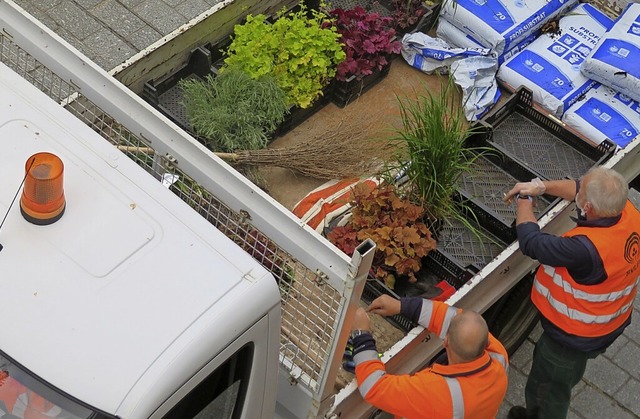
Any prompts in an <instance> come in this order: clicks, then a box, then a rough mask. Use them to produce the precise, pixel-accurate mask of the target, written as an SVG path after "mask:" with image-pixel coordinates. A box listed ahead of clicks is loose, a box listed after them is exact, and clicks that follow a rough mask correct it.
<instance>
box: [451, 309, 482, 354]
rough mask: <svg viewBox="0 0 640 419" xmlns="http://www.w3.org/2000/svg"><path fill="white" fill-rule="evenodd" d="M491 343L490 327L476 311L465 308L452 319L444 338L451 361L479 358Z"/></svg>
mask: <svg viewBox="0 0 640 419" xmlns="http://www.w3.org/2000/svg"><path fill="white" fill-rule="evenodd" d="M488 344H489V328H488V327H487V322H486V321H485V320H484V318H483V317H482V316H481V315H479V314H478V313H476V312H473V311H469V310H464V311H463V312H462V313H459V314H458V315H457V316H455V317H454V318H453V319H452V320H451V324H450V325H449V330H448V331H447V335H446V336H445V339H444V346H445V348H446V350H447V356H448V358H449V363H451V364H457V363H461V362H471V361H473V360H475V359H478V358H479V357H480V356H481V355H482V354H483V353H484V350H485V349H486V348H487V345H488Z"/></svg>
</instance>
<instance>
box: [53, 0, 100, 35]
mask: <svg viewBox="0 0 640 419" xmlns="http://www.w3.org/2000/svg"><path fill="white" fill-rule="evenodd" d="M48 13H49V15H50V16H51V17H52V18H53V20H55V21H56V23H58V24H59V25H60V26H61V27H62V28H63V29H66V30H67V31H69V32H70V33H72V34H73V35H74V36H75V37H76V38H78V39H80V40H81V41H83V40H84V39H85V38H86V37H88V36H89V35H91V34H94V33H96V32H97V31H98V30H100V29H101V28H102V25H100V23H99V22H98V21H97V20H95V19H94V18H93V17H92V16H90V15H89V14H88V13H87V12H86V11H85V10H82V9H81V8H80V7H78V6H77V5H76V4H75V3H73V2H72V1H69V0H63V1H62V2H61V3H60V4H59V5H57V6H56V7H53V8H51V9H49V11H48Z"/></svg>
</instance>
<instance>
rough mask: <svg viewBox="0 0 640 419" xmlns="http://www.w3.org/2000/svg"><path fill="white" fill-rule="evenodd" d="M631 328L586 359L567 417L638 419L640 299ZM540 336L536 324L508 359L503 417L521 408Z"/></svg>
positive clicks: (638, 298)
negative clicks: (507, 382)
mask: <svg viewBox="0 0 640 419" xmlns="http://www.w3.org/2000/svg"><path fill="white" fill-rule="evenodd" d="M634 308H635V310H636V312H635V313H634V315H633V319H632V322H631V325H630V326H629V327H627V329H626V330H625V332H624V334H623V335H622V336H620V337H619V338H618V339H617V340H616V341H615V342H614V343H613V345H611V346H610V347H609V349H607V351H606V352H605V353H604V354H602V355H600V356H598V357H597V358H595V359H592V360H589V362H588V363H587V370H586V372H585V374H584V377H583V379H582V381H580V383H578V385H577V386H576V387H575V388H574V389H573V394H572V396H571V407H570V412H569V416H568V418H571V419H576V418H581V419H592V418H593V419H596V418H610V419H631V418H640V397H638V395H639V394H640V359H639V358H640V319H639V318H638V316H640V314H639V313H640V311H639V310H640V296H636V300H635V303H634ZM541 334H542V328H541V327H540V324H539V323H538V325H537V326H536V328H535V329H534V331H533V332H532V333H531V335H529V338H528V339H527V340H526V341H525V342H524V344H523V345H522V346H521V347H520V348H519V349H518V350H517V351H516V353H515V354H514V355H513V357H512V358H511V365H510V367H509V388H508V390H507V396H506V397H505V400H504V402H503V404H502V407H501V409H500V414H499V415H498V417H499V418H505V417H506V416H507V412H508V411H509V409H510V408H511V406H514V405H522V406H523V405H524V386H525V384H526V382H527V374H528V373H529V370H530V369H531V359H532V355H533V347H534V344H535V342H536V341H537V340H538V338H539V337H540V335H541Z"/></svg>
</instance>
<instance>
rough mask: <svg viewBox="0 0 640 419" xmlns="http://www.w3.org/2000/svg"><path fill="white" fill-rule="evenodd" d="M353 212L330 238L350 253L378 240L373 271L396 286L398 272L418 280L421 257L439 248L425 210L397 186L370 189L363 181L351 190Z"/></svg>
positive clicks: (381, 186)
mask: <svg viewBox="0 0 640 419" xmlns="http://www.w3.org/2000/svg"><path fill="white" fill-rule="evenodd" d="M351 205H352V214H351V218H350V219H349V221H348V222H347V224H346V225H344V226H339V227H335V228H334V229H332V230H331V231H330V232H329V233H328V234H327V238H328V239H329V241H331V242H332V243H333V244H335V245H336V247H338V248H339V249H340V250H342V251H343V252H345V253H346V254H347V255H350V256H351V255H353V252H354V251H355V248H356V246H358V245H359V244H360V243H362V241H364V240H365V239H367V238H370V239H372V240H373V241H374V242H375V243H376V252H375V254H374V258H373V259H374V260H373V263H372V266H371V273H372V275H373V276H374V277H376V278H379V279H381V280H383V281H384V282H385V284H386V285H387V286H388V287H390V288H393V287H394V285H395V281H396V279H397V278H396V275H400V276H406V277H407V278H408V280H409V282H416V280H417V279H416V276H415V274H416V273H417V272H418V271H420V269H421V268H422V258H423V257H424V256H426V255H427V254H428V253H429V252H430V251H431V250H434V249H435V248H436V241H435V240H434V239H433V238H432V237H431V231H430V230H429V228H428V227H427V225H426V224H425V223H424V222H423V218H424V209H423V208H422V207H420V206H418V205H415V204H414V203H412V202H411V201H410V200H409V198H408V197H401V196H399V195H398V190H397V188H396V186H395V185H393V184H390V183H382V184H380V185H379V186H378V187H377V188H371V187H368V186H367V185H365V184H363V183H360V184H357V185H356V186H355V187H354V189H353V193H352V200H351Z"/></svg>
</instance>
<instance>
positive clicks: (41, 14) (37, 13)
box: [28, 7, 60, 35]
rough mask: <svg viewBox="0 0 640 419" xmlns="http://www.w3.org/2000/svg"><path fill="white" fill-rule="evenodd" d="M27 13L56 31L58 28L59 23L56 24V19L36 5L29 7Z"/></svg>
mask: <svg viewBox="0 0 640 419" xmlns="http://www.w3.org/2000/svg"><path fill="white" fill-rule="evenodd" d="M28 13H29V14H30V15H31V16H33V17H34V18H36V19H37V20H39V21H40V23H42V24H44V25H45V26H46V27H47V28H49V29H51V30H52V31H54V32H56V33H57V31H58V29H60V25H58V23H56V21H55V20H54V19H53V18H52V17H51V16H49V13H47V11H46V10H43V9H40V8H37V7H31V8H30V9H29V11H28ZM58 35H60V34H58Z"/></svg>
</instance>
